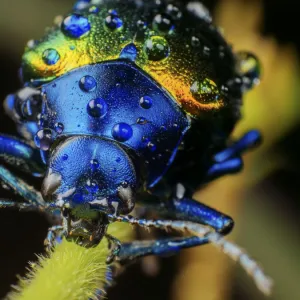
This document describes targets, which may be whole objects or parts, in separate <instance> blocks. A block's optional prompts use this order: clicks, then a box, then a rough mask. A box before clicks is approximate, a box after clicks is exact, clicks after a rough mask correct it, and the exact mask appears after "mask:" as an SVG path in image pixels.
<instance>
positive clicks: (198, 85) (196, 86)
mask: <svg viewBox="0 0 300 300" xmlns="http://www.w3.org/2000/svg"><path fill="white" fill-rule="evenodd" d="M191 93H192V94H193V97H194V98H195V99H196V100H197V101H199V102H201V103H211V102H216V101H218V100H219V99H220V92H219V89H218V87H217V85H216V84H215V83H214V82H213V81H212V80H210V79H208V78H205V79H204V80H202V81H195V82H194V83H193V85H192V86H191Z"/></svg>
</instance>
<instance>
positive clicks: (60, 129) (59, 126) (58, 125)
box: [54, 123, 64, 134]
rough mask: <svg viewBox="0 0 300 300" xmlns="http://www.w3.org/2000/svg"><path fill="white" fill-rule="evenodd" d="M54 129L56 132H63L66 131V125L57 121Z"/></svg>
mask: <svg viewBox="0 0 300 300" xmlns="http://www.w3.org/2000/svg"><path fill="white" fill-rule="evenodd" d="M54 130H55V131H56V133H58V134H61V133H62V132H63V131H64V125H63V124H62V123H55V124H54Z"/></svg>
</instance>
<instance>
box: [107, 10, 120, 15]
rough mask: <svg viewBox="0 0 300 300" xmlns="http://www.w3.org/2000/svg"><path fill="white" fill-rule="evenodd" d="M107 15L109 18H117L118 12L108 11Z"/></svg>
mask: <svg viewBox="0 0 300 300" xmlns="http://www.w3.org/2000/svg"><path fill="white" fill-rule="evenodd" d="M108 13H109V14H110V15H111V16H114V17H117V16H118V12H117V10H115V9H110V10H109V11H108Z"/></svg>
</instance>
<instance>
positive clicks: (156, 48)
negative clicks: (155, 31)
mask: <svg viewBox="0 0 300 300" xmlns="http://www.w3.org/2000/svg"><path fill="white" fill-rule="evenodd" d="M144 51H145V53H146V54H147V56H148V58H149V59H150V60H153V61H159V60H162V59H165V58H167V57H168V56H169V54H170V47H169V44H168V42H167V40H166V39H165V38H163V37H161V36H152V37H150V38H149V39H147V40H146V42H145V45H144Z"/></svg>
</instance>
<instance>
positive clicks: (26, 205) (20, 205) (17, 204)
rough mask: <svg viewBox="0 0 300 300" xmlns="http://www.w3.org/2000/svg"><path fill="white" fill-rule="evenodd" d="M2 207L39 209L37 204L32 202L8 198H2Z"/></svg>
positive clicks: (0, 202) (0, 201)
mask: <svg viewBox="0 0 300 300" xmlns="http://www.w3.org/2000/svg"><path fill="white" fill-rule="evenodd" d="M0 208H19V209H37V207H36V206H35V205H32V204H30V203H20V202H14V201H9V200H6V199H0Z"/></svg>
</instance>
